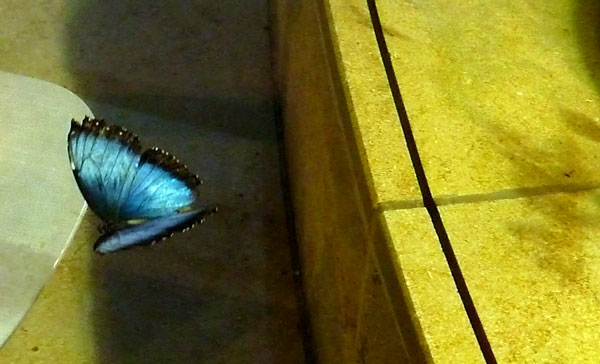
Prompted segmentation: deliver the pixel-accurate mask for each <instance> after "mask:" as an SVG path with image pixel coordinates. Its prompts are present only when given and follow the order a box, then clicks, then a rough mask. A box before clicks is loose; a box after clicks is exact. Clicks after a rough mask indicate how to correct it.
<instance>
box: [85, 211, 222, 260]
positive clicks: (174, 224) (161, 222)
mask: <svg viewBox="0 0 600 364" xmlns="http://www.w3.org/2000/svg"><path fill="white" fill-rule="evenodd" d="M216 211H217V209H216V208H214V207H213V208H208V209H203V210H193V211H189V212H184V213H180V214H174V215H170V216H164V217H157V218H155V219H151V220H148V221H145V222H143V223H141V224H138V225H131V226H129V227H126V228H124V229H121V230H117V231H112V232H109V233H107V234H105V235H103V236H101V237H100V238H99V239H98V241H97V242H96V244H95V245H94V250H95V251H97V252H98V253H102V254H106V253H110V252H114V251H116V250H119V249H125V248H130V247H133V246H137V245H143V244H150V243H153V242H155V241H157V240H159V239H165V238H167V237H169V236H171V235H173V233H174V232H177V231H185V230H187V229H189V228H192V227H193V226H194V225H195V224H196V223H202V222H203V221H204V218H205V217H206V216H207V215H210V214H213V213H215V212H216Z"/></svg>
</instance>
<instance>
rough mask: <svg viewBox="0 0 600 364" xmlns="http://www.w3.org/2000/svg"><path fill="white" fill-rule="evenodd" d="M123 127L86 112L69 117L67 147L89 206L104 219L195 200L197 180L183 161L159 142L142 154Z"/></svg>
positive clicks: (154, 212) (160, 211) (148, 214)
mask: <svg viewBox="0 0 600 364" xmlns="http://www.w3.org/2000/svg"><path fill="white" fill-rule="evenodd" d="M140 151H141V147H140V144H139V140H138V138H137V136H136V135H135V134H133V133H131V132H129V131H128V130H127V129H125V128H122V127H120V126H116V125H110V124H108V123H106V122H104V121H103V120H90V119H88V118H87V117H86V118H85V119H84V120H83V122H82V123H81V124H79V123H77V122H76V121H72V122H71V130H70V132H69V136H68V152H69V158H70V160H71V168H72V169H73V174H74V175H75V180H76V181H77V184H78V186H79V189H80V190H81V193H82V194H83V197H84V198H85V200H86V201H87V202H88V205H89V206H90V208H91V209H92V210H93V211H94V212H95V213H96V214H97V215H99V216H100V217H101V218H102V219H103V220H104V221H106V222H108V223H111V224H112V223H117V222H120V221H125V220H133V219H152V218H156V217H163V216H168V215H172V214H176V213H178V212H179V211H180V210H181V209H184V208H186V207H189V206H191V205H192V204H193V203H194V202H195V200H196V192H195V188H196V186H197V185H198V184H200V183H201V182H200V180H199V179H198V177H197V176H195V175H192V174H191V173H190V172H189V171H188V170H187V168H186V166H185V165H183V164H181V163H180V162H179V161H178V160H177V159H176V158H174V157H173V156H171V155H169V154H168V153H167V152H164V151H162V150H159V149H157V148H153V149H149V150H147V151H145V152H143V153H142V154H140Z"/></svg>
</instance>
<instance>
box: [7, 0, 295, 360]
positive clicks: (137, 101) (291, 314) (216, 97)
mask: <svg viewBox="0 0 600 364" xmlns="http://www.w3.org/2000/svg"><path fill="white" fill-rule="evenodd" d="M0 23H2V24H3V30H2V32H0V52H1V53H2V54H3V57H1V58H0V69H1V70H4V71H8V72H14V73H19V74H24V75H27V76H31V77H35V78H39V79H43V80H47V81H51V82H54V83H57V84H59V85H61V86H63V87H66V88H68V89H70V90H72V91H73V92H75V93H76V94H77V95H79V96H80V97H82V98H83V99H84V101H85V102H86V103H87V104H88V105H89V106H90V108H91V109H92V110H93V112H94V113H95V115H96V116H97V117H100V118H104V119H107V120H109V121H111V122H114V123H118V124H121V125H124V126H127V127H129V128H131V129H132V130H134V131H136V132H137V133H138V134H139V136H140V138H141V140H142V143H143V144H144V145H145V146H147V147H150V146H153V145H158V146H160V147H162V148H165V149H166V150H169V151H170V152H172V153H173V154H175V155H176V156H178V157H179V158H180V159H181V160H183V161H185V162H186V163H187V164H188V166H189V167H190V169H191V170H192V171H194V172H196V173H198V174H199V175H200V176H201V178H203V180H204V181H205V185H204V186H203V188H202V190H201V193H200V199H201V200H205V201H206V202H207V203H216V204H218V205H219V206H220V208H221V209H220V213H219V214H218V215H217V216H215V217H214V218H211V219H210V220H209V221H207V223H206V224H205V226H202V227H200V228H197V229H194V230H193V231H191V232H189V233H187V234H182V235H178V236H176V237H174V238H173V239H171V240H169V241H167V242H165V243H163V244H159V245H156V246H152V247H148V248H142V249H135V250H131V251H126V252H122V253H119V254H114V255H109V256H106V257H100V258H98V257H94V258H93V259H92V260H91V268H90V269H91V272H92V277H93V279H94V282H93V284H92V285H91V286H90V287H91V288H90V290H91V292H82V294H86V295H87V294H90V296H89V297H91V300H92V302H91V303H90V305H91V307H93V310H94V315H93V322H91V326H92V327H90V328H89V330H91V331H92V333H93V337H94V340H95V345H96V348H97V350H96V351H97V353H98V356H97V358H98V360H99V362H102V363H115V362H118V363H125V362H135V363H145V362H147V363H157V362H160V363H168V362H173V363H183V362H186V363H192V362H196V363H230V364H231V363H257V364H258V363H260V364H265V363H278V364H280V363H281V364H286V363H290V364H292V363H293V364H296V363H304V362H305V358H304V348H303V344H302V333H301V331H302V326H303V325H302V322H301V319H300V317H301V315H300V313H299V312H300V310H299V308H298V304H297V302H298V299H297V292H296V286H295V283H294V281H295V279H294V269H293V268H292V260H293V259H292V253H291V252H292V249H291V248H290V244H289V231H288V230H287V228H286V214H285V205H284V194H283V190H282V184H281V177H280V176H281V174H280V173H281V168H282V166H281V164H280V156H279V144H278V143H279V141H278V140H277V132H276V120H275V116H274V107H273V88H272V79H271V68H270V49H269V33H268V4H267V2H266V0H256V1H238V0H223V1H218V2H216V1H208V0H200V1H194V2H188V1H183V0H167V1H163V2H160V5H153V4H150V5H149V3H148V2H145V1H139V0H138V1H127V2H121V1H115V0H111V1H91V0H84V1H73V0H62V1H59V2H46V1H42V0H36V1H30V2H27V3H21V2H18V1H5V2H2V3H1V4H0ZM95 223H97V220H95V218H94V217H93V216H92V215H91V213H88V215H87V216H86V221H84V223H83V224H84V225H87V226H90V225H93V224H95ZM92 244H93V241H90V242H89V246H84V247H83V249H91V248H92ZM57 289H60V287H59V286H57ZM42 298H43V297H42ZM60 339H61V338H58V340H59V341H60ZM64 340H67V339H63V341H64ZM40 351H41V350H40Z"/></svg>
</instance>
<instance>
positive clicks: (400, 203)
mask: <svg viewBox="0 0 600 364" xmlns="http://www.w3.org/2000/svg"><path fill="white" fill-rule="evenodd" d="M596 189H600V183H573V184H568V185H567V184H557V185H544V186H536V187H518V188H510V189H505V190H499V191H494V192H489V193H474V194H471V195H441V196H436V197H435V198H434V200H435V204H436V205H437V206H446V205H460V204H470V203H478V202H493V201H500V200H516V199H521V198H531V197H539V196H549V195H556V194H560V193H576V192H583V191H591V190H596ZM419 202H420V201H419ZM419 202H417V201H415V200H391V201H385V202H381V203H379V204H378V206H377V210H378V211H393V210H406V209H411V208H415V207H423V203H422V202H420V203H419Z"/></svg>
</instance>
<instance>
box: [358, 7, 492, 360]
mask: <svg viewBox="0 0 600 364" xmlns="http://www.w3.org/2000/svg"><path fill="white" fill-rule="evenodd" d="M366 1H367V6H368V8H369V14H370V17H371V22H372V25H373V30H374V32H375V38H376V39H377V44H378V46H379V52H380V54H381V58H382V62H383V65H384V68H385V72H386V74H387V77H388V82H389V86H390V90H391V92H392V96H393V98H394V104H395V105H396V112H397V114H398V118H399V119H400V120H399V121H400V126H401V127H402V131H403V133H404V138H405V142H406V145H407V148H408V151H409V155H410V158H411V161H412V164H413V168H414V171H415V174H416V177H417V182H418V184H419V188H420V190H421V195H422V198H423V204H424V206H425V208H426V209H427V212H428V213H429V216H430V218H431V221H432V223H433V226H434V229H435V232H436V234H437V236H438V240H439V242H440V245H441V247H442V251H443V252H444V255H445V257H446V261H447V262H448V265H449V267H450V272H451V274H452V278H453V279H454V283H455V285H456V287H457V289H458V293H459V295H460V298H461V300H462V303H463V306H464V308H465V311H466V313H467V317H468V318H469V321H470V323H471V327H472V328H473V332H474V334H475V337H476V339H477V342H478V344H479V348H480V349H481V352H482V354H483V357H484V358H485V361H486V362H487V363H488V364H496V363H497V360H496V357H495V355H494V352H493V350H492V347H491V344H490V342H489V340H488V338H487V334H486V333H485V330H484V328H483V324H482V322H481V319H480V317H479V314H478V313H477V310H476V308H475V304H474V302H473V298H472V297H471V294H470V292H469V290H468V287H467V284H466V281H465V278H464V276H463V274H462V271H461V269H460V266H459V264H458V259H457V258H456V254H455V253H454V250H453V248H452V245H451V243H450V239H449V237H448V233H447V231H446V229H445V227H444V224H443V221H442V217H441V215H440V212H439V210H438V208H437V205H436V203H435V200H434V199H433V196H432V194H431V190H430V188H429V185H428V182H427V177H426V175H425V170H424V169H423V165H422V163H421V159H420V156H419V152H418V150H417V145H416V142H415V139H414V135H413V133H412V129H411V126H410V122H409V120H408V114H407V112H406V108H405V106H404V102H403V101H402V95H401V93H400V88H399V86H398V80H397V78H396V74H395V72H394V68H393V64H392V61H391V57H390V53H389V50H388V47H387V43H386V40H385V37H384V34H383V29H382V24H381V19H380V18H379V13H378V10H377V5H376V4H375V0H366Z"/></svg>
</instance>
